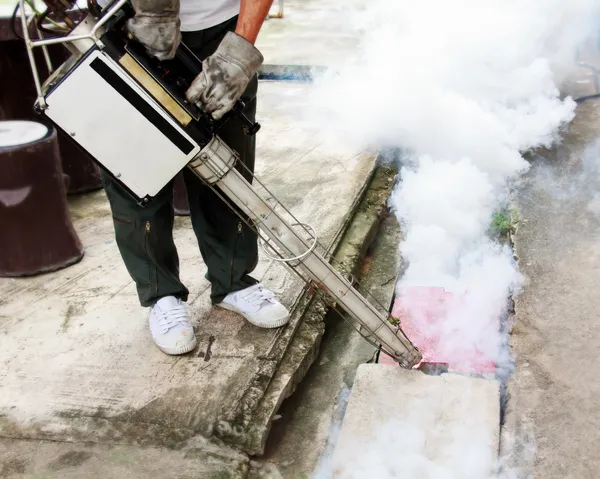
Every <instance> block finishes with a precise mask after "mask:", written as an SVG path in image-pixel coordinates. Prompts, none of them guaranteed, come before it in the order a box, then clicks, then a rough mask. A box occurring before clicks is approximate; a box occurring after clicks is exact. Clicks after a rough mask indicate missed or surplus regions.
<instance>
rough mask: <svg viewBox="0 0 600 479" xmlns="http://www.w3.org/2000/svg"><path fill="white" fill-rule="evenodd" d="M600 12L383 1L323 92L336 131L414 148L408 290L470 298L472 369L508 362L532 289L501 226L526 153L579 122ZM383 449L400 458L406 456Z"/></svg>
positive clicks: (461, 336)
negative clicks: (487, 361)
mask: <svg viewBox="0 0 600 479" xmlns="http://www.w3.org/2000/svg"><path fill="white" fill-rule="evenodd" d="M598 3H599V2H598V1H597V0H569V1H564V0H484V1H481V0H455V1H451V2H450V1H446V0H421V1H409V0H372V1H369V2H367V5H366V6H365V8H364V9H363V10H361V11H360V12H355V13H356V14H355V15H352V18H351V20H349V22H350V25H351V26H352V27H353V28H356V30H357V31H360V32H361V41H360V45H359V46H358V48H357V50H356V55H355V56H354V57H352V58H350V59H348V60H347V61H343V62H342V61H340V62H339V64H338V65H336V66H335V68H332V69H331V71H330V72H328V73H327V74H325V75H324V76H323V77H322V78H320V79H319V81H318V82H317V93H316V95H315V97H314V100H315V101H314V111H315V112H316V113H317V115H316V120H315V121H321V122H322V123H321V125H322V126H323V128H325V129H327V130H329V131H335V133H337V134H339V135H343V137H344V138H348V139H352V141H353V142H358V143H361V144H363V145H367V146H369V147H373V148H377V149H382V148H386V147H391V148H398V149H401V151H402V155H401V156H402V169H401V174H400V181H399V183H398V186H397V188H396V190H395V192H394V195H393V198H392V206H393V209H394V211H395V213H396V214H397V217H398V219H399V220H400V222H401V224H402V225H403V230H404V233H405V238H404V240H403V242H402V244H401V246H400V250H401V254H402V256H403V258H404V259H405V260H406V261H407V263H408V268H407V270H406V272H405V274H404V275H403V278H402V279H401V281H400V283H399V284H398V292H399V293H400V294H402V291H403V290H404V288H406V287H407V286H436V287H443V288H445V289H446V290H447V291H450V292H452V293H453V295H455V297H460V298H461V300H460V301H456V304H455V305H454V307H452V308H451V309H450V311H449V312H448V315H447V317H446V319H445V321H444V323H443V325H442V326H441V327H442V328H444V331H445V334H444V336H443V337H444V338H445V339H444V342H443V344H442V348H444V350H445V352H447V353H449V354H450V355H452V354H453V353H456V356H457V359H458V360H460V358H461V354H462V352H463V351H464V350H465V348H467V349H468V348H469V347H477V348H479V349H480V350H483V351H484V352H485V353H487V354H488V355H491V356H492V357H493V358H494V359H495V360H496V362H498V363H502V362H505V361H507V359H508V353H507V351H506V349H505V348H502V347H501V338H500V337H499V334H498V327H497V322H495V321H494V319H495V318H498V317H499V315H501V314H502V313H503V309H504V308H505V307H506V304H507V302H506V299H507V297H509V295H510V294H511V293H513V294H514V293H515V291H516V290H517V289H518V287H519V283H520V277H519V273H518V270H517V267H516V264H515V262H514V260H513V254H512V251H511V250H510V248H509V247H508V246H503V245H501V244H499V243H498V242H497V241H496V240H494V239H493V238H490V235H489V227H490V222H491V219H492V215H493V213H494V212H495V211H498V210H500V209H502V208H504V207H506V206H507V204H508V203H509V202H510V199H511V197H510V195H511V182H512V181H514V180H515V178H518V177H519V176H520V175H522V174H524V173H525V172H527V170H528V168H529V164H528V162H527V161H525V160H524V159H523V156H522V155H523V153H524V152H525V151H527V150H530V149H532V148H536V147H540V146H543V147H551V146H552V145H553V143H555V142H556V141H557V140H559V138H560V133H561V130H562V128H564V127H565V126H566V124H568V122H570V121H571V120H572V118H573V117H574V112H575V102H574V101H573V100H572V99H571V98H568V97H567V98H562V97H561V94H560V89H559V87H560V85H561V82H563V80H565V79H566V78H567V77H568V75H569V72H570V70H571V69H572V68H574V67H575V56H576V51H577V48H578V47H579V46H580V45H582V44H583V42H584V41H585V40H586V39H588V38H589V36H590V33H591V32H593V26H594V25H598V24H599V22H598ZM423 327H424V328H425V327H427V326H426V325H423ZM398 428H400V429H401V426H398ZM392 442H393V441H392ZM379 446H381V445H374V447H379ZM397 446H398V447H400V448H401V447H402V445H401V444H397ZM383 447H384V448H385V449H386V450H387V452H388V453H389V454H390V457H396V456H394V454H396V452H397V450H395V449H396V447H395V446H393V447H391V446H390V444H389V443H388V444H386V445H385V446H383ZM379 456H380V454H375V453H373V454H365V458H366V459H365V460H368V458H369V457H379ZM375 462H377V461H375ZM370 465H371V466H373V467H375V463H373V464H370ZM479 470H481V469H479ZM388 472H389V470H388ZM396 472H401V471H396ZM364 477H366V476H364ZM378 477H384V476H378ZM385 477H396V476H395V475H393V474H392V473H391V472H389V474H388V476H385ZM398 477H400V476H398ZM402 477H409V476H406V475H403V476H402ZM410 477H412V476H410ZM419 477H449V476H446V475H444V474H441V473H440V474H437V473H435V472H431V474H430V475H420V476H419ZM462 477H471V476H467V475H465V476H462ZM480 477H481V476H480Z"/></svg>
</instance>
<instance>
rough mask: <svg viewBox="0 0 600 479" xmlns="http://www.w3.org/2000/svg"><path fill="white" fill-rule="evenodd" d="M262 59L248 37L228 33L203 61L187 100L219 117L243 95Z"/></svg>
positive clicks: (189, 89) (216, 117)
mask: <svg viewBox="0 0 600 479" xmlns="http://www.w3.org/2000/svg"><path fill="white" fill-rule="evenodd" d="M262 62H263V56H262V54H261V53H260V52H259V51H258V50H257V49H256V48H255V47H254V45H252V43H250V42H249V41H248V40H246V39H245V38H243V37H242V36H240V35H237V34H236V33H233V32H227V34H226V35H225V37H224V38H223V40H222V41H221V43H220V44H219V46H218V48H217V51H216V52H215V53H214V54H212V55H211V56H209V57H208V58H207V59H206V60H204V61H203V62H202V72H201V73H200V74H199V75H198V76H197V77H196V78H195V79H194V81H193V82H192V84H191V86H190V87H189V88H188V90H187V92H186V97H187V99H188V101H190V102H192V103H195V104H196V105H198V108H200V109H201V110H202V111H204V112H205V113H208V114H212V117H213V118H214V119H215V120H220V119H221V118H222V117H223V115H225V113H227V112H228V111H229V110H231V108H233V105H234V104H235V102H236V101H237V100H238V99H239V98H240V97H241V96H242V94H243V93H244V91H245V90H246V87H247V86H248V83H249V82H250V80H251V79H252V77H253V76H254V75H255V74H256V72H257V71H258V69H259V68H260V66H261V65H262Z"/></svg>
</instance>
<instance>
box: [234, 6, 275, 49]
mask: <svg viewBox="0 0 600 479" xmlns="http://www.w3.org/2000/svg"><path fill="white" fill-rule="evenodd" d="M272 4H273V0H240V14H239V17H238V23H237V27H236V29H235V33H237V34H238V35H240V36H241V37H244V38H245V39H246V40H248V41H249V42H250V43H252V45H254V44H255V43H256V38H257V37H258V32H259V31H260V29H261V28H262V25H263V22H264V21H265V18H267V15H268V14H269V10H270V9H271V5H272Z"/></svg>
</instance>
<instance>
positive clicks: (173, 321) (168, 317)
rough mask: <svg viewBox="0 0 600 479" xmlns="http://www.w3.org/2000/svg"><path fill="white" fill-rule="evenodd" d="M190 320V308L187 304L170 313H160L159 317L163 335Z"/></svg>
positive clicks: (173, 309) (175, 308)
mask: <svg viewBox="0 0 600 479" xmlns="http://www.w3.org/2000/svg"><path fill="white" fill-rule="evenodd" d="M187 320H188V308H187V305H185V304H180V305H179V306H175V307H174V308H171V309H169V310H168V311H160V313H159V315H158V324H160V325H161V327H162V330H163V334H164V333H166V332H167V331H168V330H169V329H171V328H172V327H173V326H177V325H178V324H180V323H185V322H186V321H187Z"/></svg>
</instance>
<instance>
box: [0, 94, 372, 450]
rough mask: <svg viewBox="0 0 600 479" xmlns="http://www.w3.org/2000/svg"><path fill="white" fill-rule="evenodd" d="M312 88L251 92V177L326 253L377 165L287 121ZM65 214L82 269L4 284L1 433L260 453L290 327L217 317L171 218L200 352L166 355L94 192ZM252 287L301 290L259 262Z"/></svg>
mask: <svg viewBox="0 0 600 479" xmlns="http://www.w3.org/2000/svg"><path fill="white" fill-rule="evenodd" d="M308 88H309V86H307V85H290V84H277V83H272V82H271V83H265V84H261V86H260V93H259V95H260V98H261V101H260V107H259V113H258V116H259V118H260V121H261V122H262V124H263V129H262V130H261V133H260V134H259V136H258V141H257V142H258V146H257V148H258V167H257V176H258V177H260V178H262V179H263V181H264V183H265V184H267V185H268V186H269V187H270V188H271V189H272V192H273V193H274V194H275V195H276V196H277V197H278V198H280V200H281V201H282V202H283V204H285V205H286V206H287V207H289V208H291V210H292V211H293V213H294V214H296V215H297V216H298V217H300V218H302V219H303V220H305V221H308V222H310V223H311V224H312V225H313V226H314V227H315V228H316V230H317V231H318V232H319V236H320V239H321V240H322V242H323V244H325V245H327V244H329V243H331V242H332V241H333V240H334V238H336V235H337V233H338V230H339V229H340V228H341V227H342V226H343V225H344V224H345V221H346V219H347V218H346V217H347V216H348V215H349V214H350V211H351V208H352V206H353V204H354V202H355V198H356V196H357V195H358V193H359V192H360V191H361V189H362V188H363V187H364V186H365V183H366V182H367V181H368V179H369V177H370V174H371V171H372V169H373V166H374V158H375V157H374V155H373V154H371V153H364V152H361V151H356V150H351V149H350V148H348V147H346V146H345V145H343V144H332V143H331V142H329V141H328V140H327V139H324V138H322V137H320V135H319V133H318V132H317V131H311V130H310V127H309V126H308V125H302V124H298V123H297V122H295V120H294V108H295V102H299V101H301V98H302V95H304V94H306V93H307V89H308ZM331 191H335V194H330V193H331ZM71 207H72V215H73V219H74V223H75V228H76V230H77V232H78V234H79V235H80V237H81V240H82V241H83V243H84V246H85V249H86V254H85V257H84V259H83V261H82V262H80V263H79V264H77V265H74V266H71V267H69V268H66V269H63V270H61V271H58V272H55V273H52V274H48V275H42V276H37V277H33V278H25V279H2V280H1V282H0V297H1V298H2V300H1V304H0V316H1V317H2V322H1V323H0V331H1V332H0V334H1V335H2V338H3V339H2V350H1V352H0V363H1V364H2V366H1V367H0V384H2V386H1V390H2V394H0V425H1V426H0V431H1V434H2V435H3V436H9V437H29V438H48V439H52V440H57V439H68V440H72V439H74V440H81V441H96V442H111V441H124V442H128V443H136V444H148V445H156V446H162V445H166V444H167V445H169V444H170V445H174V444H177V443H179V442H180V441H183V440H185V439H187V438H188V437H190V436H192V435H193V434H195V433H200V434H203V435H205V436H211V435H213V434H215V433H217V434H218V435H219V436H220V437H223V438H224V439H225V440H226V441H228V442H232V443H237V444H238V445H241V447H243V448H250V449H253V450H254V449H256V448H260V447H261V446H260V444H259V445H256V444H255V442H256V441H254V439H253V438H254V437H255V436H256V435H257V434H259V433H262V431H258V432H256V433H255V431H254V430H252V431H250V429H252V428H256V427H257V426H256V425H252V426H251V427H250V426H248V428H247V429H244V428H245V427H246V426H247V423H246V422H244V421H247V420H248V418H247V412H248V411H250V414H252V411H253V409H252V408H253V407H254V405H253V404H252V401H254V402H256V400H257V395H260V394H262V393H264V389H265V387H266V383H268V381H266V380H265V378H270V377H272V376H273V375H274V373H275V370H276V369H277V365H278V363H279V361H280V360H281V358H282V356H283V353H284V352H285V351H286V349H287V347H288V346H289V344H290V342H291V341H292V338H293V337H294V334H293V333H294V332H295V330H296V328H297V326H298V322H299V317H298V315H296V316H295V317H294V320H293V321H292V322H291V324H290V325H289V326H288V327H286V328H282V329H278V330H260V329H258V328H255V327H253V326H251V325H250V324H248V323H247V322H245V321H243V320H242V319H240V318H239V317H238V316H236V315H235V314H230V313H228V312H223V311H217V310H214V309H213V308H212V307H211V306H210V302H209V292H208V287H209V285H208V283H207V281H206V280H205V279H204V274H205V267H204V265H203V264H202V261H201V258H200V255H199V252H198V247H197V244H196V242H195V240H194V236H193V232H192V229H191V227H190V224H189V219H188V218H179V219H178V221H177V224H176V226H175V233H174V234H175V241H176V244H177V246H178V248H179V251H180V259H181V276H182V278H183V281H184V282H185V284H187V285H188V286H189V287H190V289H191V291H192V294H191V298H190V306H191V309H192V314H193V316H192V317H193V323H194V325H195V326H196V328H197V336H198V343H199V344H198V347H197V349H196V350H195V351H194V352H193V353H192V354H190V355H187V356H184V357H168V356H165V355H164V354H162V353H161V352H160V351H158V349H157V348H156V347H155V346H154V345H153V343H152V341H151V339H150V337H149V335H148V331H147V323H146V321H147V314H148V311H147V310H145V309H143V308H141V307H140V306H139V303H138V301H137V296H136V292H135V287H134V284H133V283H132V281H131V278H130V277H129V275H128V274H127V271H126V270H125V267H124V265H123V263H122V262H121V260H120V257H119V253H118V250H117V247H116V244H115V242H114V238H113V225H112V220H111V216H110V211H109V207H108V203H107V201H106V198H105V196H104V193H103V192H98V193H96V194H93V195H86V196H84V197H79V198H76V199H73V201H72V204H71ZM255 275H256V277H257V278H258V279H260V280H262V281H263V282H264V283H265V284H266V285H267V286H268V287H269V288H271V289H273V290H274V291H275V292H276V293H277V294H278V295H279V297H280V298H281V299H282V301H283V302H284V304H286V305H287V306H288V307H290V308H294V307H295V306H296V302H297V301H298V300H299V298H300V296H301V293H302V292H303V284H302V283H301V282H300V281H299V280H298V279H296V278H295V277H294V276H292V275H291V273H289V272H288V271H287V270H286V269H284V268H283V266H281V265H280V264H278V263H272V262H270V261H269V260H268V259H266V258H262V259H261V261H260V264H259V265H258V268H257V270H256V272H255ZM308 346H309V345H304V346H303V347H308ZM309 349H310V348H309ZM258 399H260V397H259V398H258ZM276 404H277V401H275V403H274V405H273V406H275V405H276ZM267 419H268V418H267ZM217 428H218V429H219V430H217ZM234 429H235V431H234V432H231V431H233V430H234ZM242 436H243V437H242ZM262 440H263V438H262V437H259V438H258V442H259V443H260V442H261V441H262Z"/></svg>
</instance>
